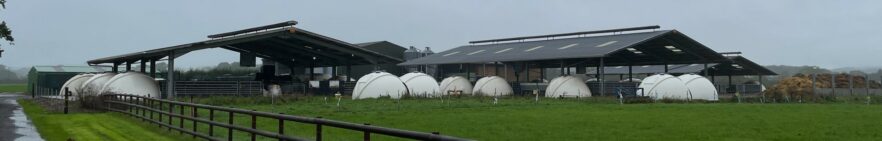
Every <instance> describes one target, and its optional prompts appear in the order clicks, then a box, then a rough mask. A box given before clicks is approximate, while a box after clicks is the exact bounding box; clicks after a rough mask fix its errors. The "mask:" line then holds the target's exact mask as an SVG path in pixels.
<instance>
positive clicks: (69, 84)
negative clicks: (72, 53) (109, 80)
mask: <svg viewBox="0 0 882 141" xmlns="http://www.w3.org/2000/svg"><path fill="white" fill-rule="evenodd" d="M92 76H95V74H79V75H76V76H73V77H71V78H70V79H68V80H67V81H66V82H64V84H63V85H61V91H59V94H60V95H62V96H63V95H64V88H67V90H68V91H70V94H71V97H77V96H79V95H80V91H82V89H83V84H84V83H86V80H89V78H92Z"/></svg>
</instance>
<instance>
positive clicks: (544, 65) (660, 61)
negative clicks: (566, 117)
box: [398, 26, 730, 95]
mask: <svg viewBox="0 0 882 141" xmlns="http://www.w3.org/2000/svg"><path fill="white" fill-rule="evenodd" d="M659 28H660V26H644V27H631V28H620V29H608V30H597V31H585V32H573V33H563V34H551V35H538V36H525V37H513V38H503V39H491V40H481V41H472V42H470V44H469V45H465V46H460V47H456V48H453V49H450V50H446V51H442V52H438V53H436V54H434V55H429V56H426V57H422V58H417V59H414V60H409V61H406V62H404V63H401V64H398V65H401V66H410V65H441V68H442V69H441V74H442V76H447V75H451V74H452V75H460V76H464V77H466V78H469V79H470V80H474V79H475V78H476V77H475V76H492V75H497V76H507V77H506V79H508V80H514V81H513V82H512V83H516V84H519V85H513V87H514V89H516V90H515V91H528V90H529V88H528V87H530V88H536V89H541V88H542V86H536V85H534V84H527V83H529V82H539V83H542V82H543V81H544V80H545V79H546V78H547V77H546V76H545V75H546V74H548V73H546V72H545V71H547V70H557V71H559V74H562V75H587V74H588V71H587V68H588V67H594V68H605V67H607V66H624V68H628V70H633V67H635V66H645V65H650V66H651V65H661V66H669V65H675V64H702V66H705V65H703V64H720V63H722V62H726V61H729V60H730V59H729V58H726V57H725V56H723V55H722V54H720V53H717V52H716V51H714V50H712V49H710V48H708V47H707V46H705V45H703V44H701V43H699V42H698V41H695V40H693V39H692V38H690V37H689V36H686V35H685V34H683V33H682V32H679V31H677V30H659ZM488 65H489V66H491V67H490V68H488V67H487V66H488ZM475 67H477V68H480V69H473V68H475ZM525 72H526V73H525ZM535 72H538V73H535ZM510 74H512V75H510ZM537 74H538V75H540V76H535V75H537ZM605 74H606V73H605V72H604V70H599V71H598V73H597V74H596V75H595V76H596V77H597V78H598V80H606V79H604V76H605ZM531 75H533V76H531ZM512 77H514V78H512ZM522 78H523V79H522ZM525 82H526V83H525ZM609 83H612V82H606V81H599V82H598V83H597V88H595V89H597V90H598V91H597V92H598V93H599V94H600V95H605V94H607V95H608V94H609V92H611V91H610V90H608V89H610V87H606V84H609ZM518 89H520V90H518ZM592 91H594V90H592Z"/></svg>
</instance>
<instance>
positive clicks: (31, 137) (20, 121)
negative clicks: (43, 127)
mask: <svg viewBox="0 0 882 141" xmlns="http://www.w3.org/2000/svg"><path fill="white" fill-rule="evenodd" d="M19 98H21V95H19V94H0V140H12V141H43V138H41V137H40V133H37V128H36V127H34V125H33V124H32V123H31V120H29V119H28V117H27V116H26V115H25V113H24V110H23V109H22V108H21V106H20V105H19V104H18V102H17V101H16V100H17V99H19Z"/></svg>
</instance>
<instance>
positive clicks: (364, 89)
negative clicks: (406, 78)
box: [352, 72, 407, 99]
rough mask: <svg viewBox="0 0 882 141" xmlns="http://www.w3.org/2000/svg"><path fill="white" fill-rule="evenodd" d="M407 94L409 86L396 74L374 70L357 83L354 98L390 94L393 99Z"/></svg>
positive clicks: (353, 92) (353, 91)
mask: <svg viewBox="0 0 882 141" xmlns="http://www.w3.org/2000/svg"><path fill="white" fill-rule="evenodd" d="M405 94H407V87H406V86H404V83H403V82H401V80H400V79H398V77H396V76H395V75H392V74H389V73H386V72H373V73H369V74H367V75H364V76H362V77H361V78H359V79H358V81H357V82H356V83H355V88H354V89H353V90H352V99H366V98H378V97H381V96H389V97H391V98H393V99H398V98H401V96H403V95H405Z"/></svg>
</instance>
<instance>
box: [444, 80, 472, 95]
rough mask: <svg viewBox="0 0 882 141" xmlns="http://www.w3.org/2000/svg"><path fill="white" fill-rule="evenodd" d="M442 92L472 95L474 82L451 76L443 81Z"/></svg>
mask: <svg viewBox="0 0 882 141" xmlns="http://www.w3.org/2000/svg"><path fill="white" fill-rule="evenodd" d="M440 88H441V92H442V93H447V92H453V91H462V93H461V94H472V82H469V80H468V79H466V78H465V77H462V76H451V77H447V78H444V80H441V87H440Z"/></svg>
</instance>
